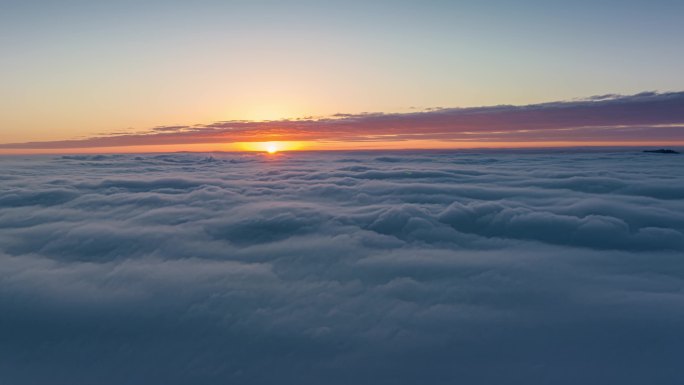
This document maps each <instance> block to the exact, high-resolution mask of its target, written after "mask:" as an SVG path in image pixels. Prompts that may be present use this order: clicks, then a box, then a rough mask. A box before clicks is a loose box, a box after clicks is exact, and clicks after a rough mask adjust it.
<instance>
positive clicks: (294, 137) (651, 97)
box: [0, 92, 684, 149]
mask: <svg viewBox="0 0 684 385" xmlns="http://www.w3.org/2000/svg"><path fill="white" fill-rule="evenodd" d="M268 140H281V141H282V140H284V141H344V142H354V141H358V142H383V141H385V142H386V141H406V140H441V141H458V142H473V143H477V142H571V143H578V142H607V143H615V142H621V143H624V142H628V143H629V142H634V143H639V142H643V141H651V142H663V143H667V142H673V141H676V142H679V143H684V92H670V93H653V92H644V93H640V94H636V95H631V96H620V95H601V96H596V97H592V98H588V99H585V100H578V101H570V102H552V103H543V104H534V105H528V106H492V107H477V108H445V109H432V110H430V111H423V112H414V113H405V114H383V113H368V114H359V115H354V114H338V115H336V116H334V117H331V118H324V119H300V120H280V121H268V122H250V121H228V122H218V123H213V124H209V125H196V126H164V127H157V128H154V129H152V130H148V131H147V132H142V133H136V134H121V133H119V134H112V135H108V136H101V137H93V138H87V139H77V140H61V141H50V142H32V143H5V144H0V149H60V148H90V147H116V146H144V145H173V144H197V143H231V142H254V141H257V142H258V141H268Z"/></svg>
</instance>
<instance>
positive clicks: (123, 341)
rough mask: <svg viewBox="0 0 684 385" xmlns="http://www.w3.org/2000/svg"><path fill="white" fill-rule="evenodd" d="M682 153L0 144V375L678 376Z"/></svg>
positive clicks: (665, 379) (270, 378) (194, 378)
mask: <svg viewBox="0 0 684 385" xmlns="http://www.w3.org/2000/svg"><path fill="white" fill-rule="evenodd" d="M680 163H681V160H680V158H679V157H678V156H667V155H665V156H652V155H649V154H642V153H638V152H627V151H616V152H609V151H601V152H600V151H589V152H575V153H563V154H553V153H551V152H544V151H522V152H514V151H500V152H494V151H491V152H483V151H480V152H472V151H470V152H461V153H448V152H421V153H408V152H397V153H387V154H378V153H372V152H370V153H325V154H323V153H297V154H281V155H279V156H278V157H277V158H276V159H275V160H273V159H272V160H268V161H266V160H265V159H264V158H263V157H262V156H261V155H249V156H245V155H233V154H213V155H212V157H211V158H209V157H207V156H206V155H192V154H177V155H163V156H159V155H135V156H133V155H131V156H128V155H117V156H71V157H63V158H55V157H31V158H19V157H4V158H0V165H1V166H2V167H0V314H2V316H1V317H0V341H2V344H0V384H2V383H12V384H31V383H70V384H80V383H83V384H85V383H98V384H110V383H111V384H119V383H128V384H149V383H165V384H183V383H196V384H214V383H227V382H235V383H253V384H262V383H263V384H266V383H275V382H278V383H285V384H288V383H292V384H295V383H296V384H301V383H327V384H349V383H353V384H364V383H368V384H383V383H392V384H402V383H405V384H413V383H453V382H455V381H463V382H465V383H472V384H476V383H501V382H515V383H518V382H519V383H554V384H574V383H597V384H598V383H622V384H629V383H634V384H637V383H644V382H652V383H659V384H669V383H672V384H674V383H677V380H678V370H677V369H678V366H677V361H678V360H677V358H678V357H680V353H681V346H680V345H681V344H680V343H679V341H680V340H681V338H682V337H684V328H682V327H681V325H682V321H684V311H682V310H681V309H684V306H682V305H684V295H683V294H682V293H683V289H684V271H682V269H681V265H682V261H681V259H682V255H683V253H682V252H683V251H684V201H683V200H682V198H683V197H682V195H681V194H682V191H684V171H682V168H681V164H680Z"/></svg>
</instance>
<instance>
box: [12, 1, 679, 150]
mask: <svg viewBox="0 0 684 385" xmlns="http://www.w3.org/2000/svg"><path fill="white" fill-rule="evenodd" d="M682 14H684V3H682V2H681V1H648V2H647V1H572V2H568V1H562V2H561V1H517V2H510V1H477V2H463V1H208V0H204V1H193V2H187V1H174V0H171V1H130V0H123V1H116V2H113V1H82V0H71V1H70V0H64V1H33V0H23V1H14V0H0V52H2V60H0V84H2V87H0V105H2V109H1V110H0V144H5V145H6V144H17V143H27V142H55V141H57V142H59V141H65V140H77V139H92V138H99V137H111V136H119V135H132V134H139V133H147V132H150V131H151V130H153V129H154V128H155V127H173V126H187V127H193V126H196V125H200V126H202V127H208V126H211V125H212V124H215V123H217V122H233V121H238V120H239V121H243V120H250V121H264V120H269V121H281V120H283V119H298V118H299V119H305V118H306V119H308V120H312V121H316V120H317V119H320V118H325V117H330V116H333V115H335V114H352V115H357V114H361V113H364V112H370V113H385V114H391V115H392V116H395V117H397V119H399V120H401V117H402V116H404V115H403V114H407V116H408V120H411V116H412V115H411V114H415V113H416V112H422V111H426V110H427V109H433V108H440V107H441V108H469V107H485V106H497V105H502V104H504V105H515V106H525V105H530V104H532V105H537V104H540V103H550V102H563V101H573V100H577V99H578V98H580V99H581V98H588V97H591V96H595V95H606V94H613V95H628V96H629V95H636V94H640V93H642V92H653V91H658V92H664V93H667V92H677V91H681V90H683V89H684V78H683V77H682V76H681V63H682V62H684V51H682V50H681V49H678V48H679V46H680V45H681V39H682V36H684V25H683V24H682V23H681V15H682ZM676 108H681V105H678V106H676ZM682 122H684V120H681V119H679V118H677V119H675V121H667V122H658V123H657V124H668V125H672V124H680V123H682ZM604 123H606V122H604ZM628 123H629V122H628ZM648 123H649V124H650V123H653V122H648ZM635 124H643V122H635ZM455 125H456V126H458V124H455ZM606 125H609V126H612V125H613V122H608V123H606ZM620 125H625V123H624V122H622V123H620ZM312 126H315V124H312ZM421 127H422V126H415V127H413V128H412V130H413V131H415V132H419V131H420V129H421ZM272 128H273V127H272ZM276 128H278V127H277V125H276ZM392 129H393V128H392V127H388V126H383V130H382V131H383V132H380V133H379V134H378V135H386V132H384V131H387V130H392ZM446 129H449V127H446ZM288 134H293V132H290V131H288ZM290 136H292V135H290ZM295 136H296V135H295ZM650 137H651V136H650V134H644V136H642V137H641V138H640V139H642V140H645V139H648V138H650ZM545 138H546V139H545V140H540V138H534V140H532V139H530V140H528V139H525V140H523V141H522V142H518V141H511V140H508V139H506V140H503V141H500V138H494V139H492V140H489V141H488V140H484V139H482V138H480V139H478V140H479V141H475V142H473V141H470V142H471V144H470V145H468V144H467V143H464V142H459V141H458V140H456V138H449V139H450V142H449V146H453V147H469V146H473V145H483V146H485V145H489V146H502V145H503V146H525V145H539V143H540V142H545V144H564V143H565V144H577V143H580V144H581V143H584V144H592V143H595V140H594V139H592V138H591V137H589V138H585V137H584V136H583V135H581V134H577V135H576V136H575V137H573V138H570V139H571V140H570V139H568V138H567V137H563V138H556V137H546V136H545ZM278 139H279V138H275V139H274V138H273V137H270V138H257V137H255V136H254V135H252V137H251V138H250V139H249V141H251V142H259V143H260V142H264V141H269V140H278ZM630 140H634V139H633V138H631V139H630V138H629V137H625V138H621V137H619V136H618V137H611V138H609V139H606V140H603V141H602V142H600V144H611V143H612V144H624V143H626V142H629V141H630ZM658 140H659V143H658V144H660V143H663V144H667V143H671V142H673V141H674V142H682V141H684V137H682V135H681V131H678V132H673V133H670V135H669V136H666V138H665V139H662V138H661V139H658ZM283 141H284V139H283ZM366 142H368V141H367V140H366ZM480 142H481V143H480ZM472 143H475V144H472ZM535 143H536V144H535ZM91 144H92V142H83V143H80V144H79V145H78V146H77V147H76V148H70V150H74V149H77V150H78V151H105V150H106V151H114V150H117V149H118V150H126V149H129V150H135V149H142V148H147V149H150V148H160V149H164V148H166V149H173V150H183V149H190V150H192V149H199V150H207V149H215V150H221V149H259V148H260V147H259V146H260V145H249V144H247V145H245V144H241V142H233V141H230V140H226V141H224V142H220V141H216V140H214V139H212V140H211V141H210V142H209V143H203V144H202V145H201V146H200V145H199V144H198V142H196V141H190V142H188V143H174V146H172V147H169V146H167V147H159V144H150V143H148V142H145V141H141V142H140V143H136V144H135V145H133V146H131V145H130V143H128V144H127V145H126V146H122V145H116V146H114V147H111V148H110V147H107V148H104V147H93V146H91ZM145 146H147V147H145ZM149 146H157V147H149ZM281 146H282V149H295V148H310V149H327V148H332V149H334V148H368V147H378V146H380V147H387V146H389V147H393V148H404V147H439V144H438V142H436V141H434V140H433V138H429V139H421V141H419V142H415V141H414V142H411V141H409V140H408V139H406V138H404V139H401V140H400V141H396V140H394V141H391V142H386V141H385V140H384V139H383V138H382V137H379V138H376V139H374V140H373V141H372V143H366V145H365V146H361V145H359V144H358V140H349V138H348V137H339V138H336V137H326V138H325V139H321V138H315V139H312V140H311V141H301V143H299V142H298V143H290V144H287V143H284V144H282V145H281ZM442 146H444V145H442ZM16 147H17V146H14V149H0V152H12V151H14V152H17V151H36V152H39V151H65V150H67V149H65V148H60V149H55V148H53V149H49V150H48V149H46V148H45V147H58V146H57V145H52V146H50V145H41V146H35V145H24V146H23V148H21V149H18V148H16ZM35 147H38V148H35Z"/></svg>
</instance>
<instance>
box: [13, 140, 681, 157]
mask: <svg viewBox="0 0 684 385" xmlns="http://www.w3.org/2000/svg"><path fill="white" fill-rule="evenodd" d="M269 143H270V144H274V145H275V149H276V152H282V151H338V150H425V149H435V150H459V149H477V148H545V147H549V148H551V147H601V146H606V147H613V146H618V147H619V146H627V147H629V146H632V147H633V146H640V147H641V146H663V142H662V141H641V142H638V143H637V142H634V141H616V142H607V141H595V142H594V141H592V142H589V141H587V142H582V141H577V142H564V141H540V142H464V141H435V140H405V141H387V142H335V141H327V142H317V141H279V142H240V143H206V144H172V145H147V146H119V147H90V148H59V149H0V155H3V154H4V155H12V154H113V153H146V152H147V153H154V152H181V151H192V152H242V151H245V152H266V153H268V152H269V151H268V146H269ZM667 145H668V146H684V142H683V141H672V142H670V143H668V144H667Z"/></svg>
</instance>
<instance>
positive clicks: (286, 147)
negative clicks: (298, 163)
mask: <svg viewBox="0 0 684 385" xmlns="http://www.w3.org/2000/svg"><path fill="white" fill-rule="evenodd" d="M308 143H311V142H308ZM235 145H236V146H237V149H238V150H240V151H256V152H267V153H269V154H275V153H276V152H279V151H297V150H303V149H305V148H307V147H310V144H309V145H307V144H306V142H296V141H269V142H241V143H236V144H235Z"/></svg>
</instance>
